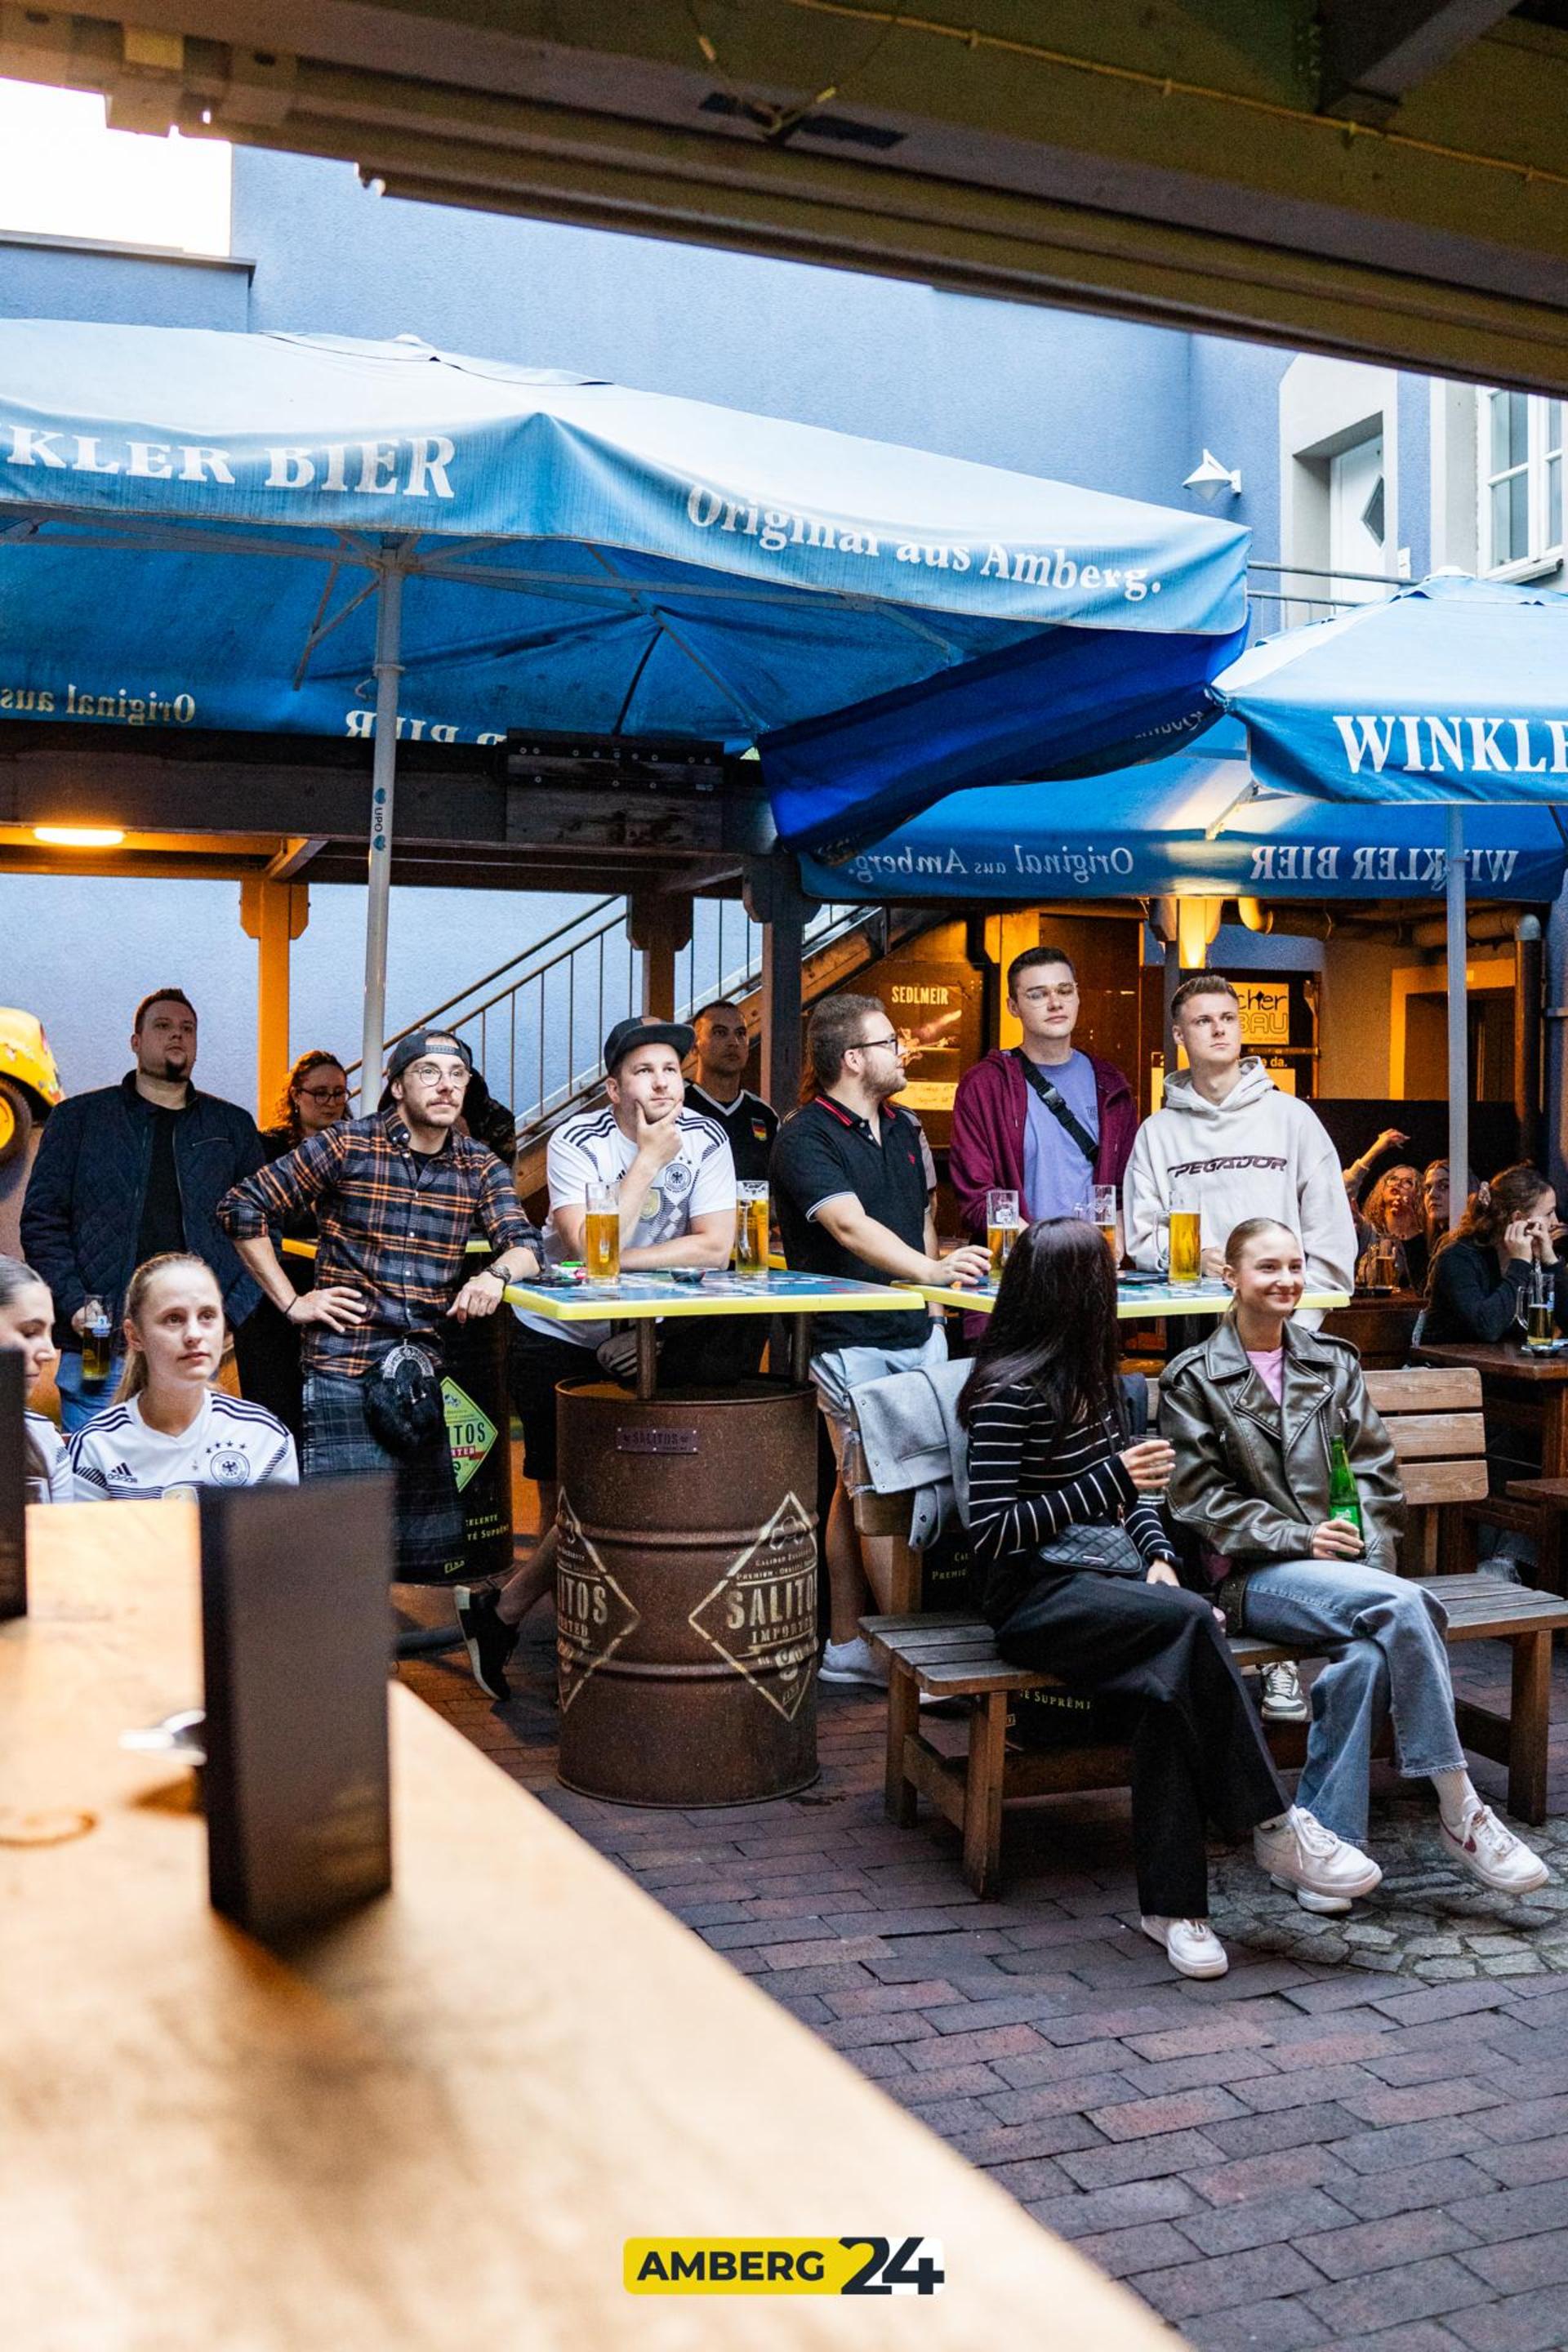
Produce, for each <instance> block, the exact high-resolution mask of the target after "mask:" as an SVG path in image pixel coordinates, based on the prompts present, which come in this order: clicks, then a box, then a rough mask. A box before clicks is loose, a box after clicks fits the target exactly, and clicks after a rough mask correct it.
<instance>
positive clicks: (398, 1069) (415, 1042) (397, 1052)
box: [386, 1029, 474, 1086]
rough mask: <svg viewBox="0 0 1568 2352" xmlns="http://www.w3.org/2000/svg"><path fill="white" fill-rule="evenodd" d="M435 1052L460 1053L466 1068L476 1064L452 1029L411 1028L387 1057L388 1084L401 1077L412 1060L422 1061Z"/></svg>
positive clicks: (469, 1068)
mask: <svg viewBox="0 0 1568 2352" xmlns="http://www.w3.org/2000/svg"><path fill="white" fill-rule="evenodd" d="M434 1053H442V1054H457V1055H460V1056H461V1058H462V1063H463V1067H464V1068H465V1069H468V1070H471V1069H472V1068H473V1066H474V1057H473V1055H472V1054H471V1053H470V1052H469V1050H468V1046H467V1045H465V1044H464V1043H463V1040H462V1039H461V1038H460V1037H456V1036H454V1035H453V1034H452V1032H451V1030H450V1029H411V1030H410V1031H409V1033H408V1034H407V1036H406V1037H400V1038H399V1039H398V1041H397V1043H396V1045H395V1046H394V1047H393V1049H392V1051H391V1053H390V1054H388V1055H387V1057H386V1080H387V1084H388V1085H389V1086H390V1085H391V1083H392V1081H393V1079H394V1078H400V1077H401V1076H403V1073H404V1071H405V1069H406V1068H407V1067H408V1065H409V1064H410V1062H418V1061H422V1060H423V1059H424V1057H425V1055H426V1054H434Z"/></svg>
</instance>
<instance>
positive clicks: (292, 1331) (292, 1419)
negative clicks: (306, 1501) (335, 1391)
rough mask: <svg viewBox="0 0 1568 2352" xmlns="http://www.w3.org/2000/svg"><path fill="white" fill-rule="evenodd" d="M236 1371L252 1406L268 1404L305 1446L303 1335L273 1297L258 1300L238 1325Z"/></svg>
mask: <svg viewBox="0 0 1568 2352" xmlns="http://www.w3.org/2000/svg"><path fill="white" fill-rule="evenodd" d="M234 1368H235V1370H236V1371H237V1374H238V1375H239V1393H240V1395H241V1396H242V1397H244V1398H246V1399H247V1401H248V1402H250V1403H251V1404H259V1405H265V1406H266V1408H267V1410H268V1412H270V1413H275V1414H276V1415H277V1417H278V1419H279V1421H280V1422H281V1423H283V1426H284V1428H285V1429H286V1430H288V1432H289V1435H290V1436H291V1437H292V1438H293V1440H294V1443H295V1444H296V1445H303V1444H304V1443H305V1401H304V1400H305V1375H304V1371H303V1369H302V1368H301V1365H300V1334H299V1331H298V1330H297V1329H296V1328H295V1326H294V1325H293V1324H292V1323H290V1322H289V1318H288V1317H287V1316H286V1315H279V1312H278V1309H277V1307H274V1306H273V1304H272V1301H271V1300H270V1298H263V1299H260V1300H258V1303H257V1305H256V1306H255V1307H252V1308H251V1310H250V1313H249V1314H248V1315H247V1317H246V1318H245V1320H244V1322H243V1323H239V1324H237V1325H236V1326H235V1333H234Z"/></svg>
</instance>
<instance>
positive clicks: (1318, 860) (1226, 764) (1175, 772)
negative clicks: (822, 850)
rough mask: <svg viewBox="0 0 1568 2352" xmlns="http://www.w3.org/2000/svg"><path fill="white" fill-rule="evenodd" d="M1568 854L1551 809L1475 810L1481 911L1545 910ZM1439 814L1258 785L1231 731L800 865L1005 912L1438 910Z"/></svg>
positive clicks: (807, 873) (834, 878)
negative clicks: (1486, 904) (1484, 901)
mask: <svg viewBox="0 0 1568 2352" xmlns="http://www.w3.org/2000/svg"><path fill="white" fill-rule="evenodd" d="M1565 866H1568V844H1565V843H1564V840H1563V835H1562V834H1561V833H1560V832H1559V830H1558V828H1557V826H1556V825H1555V824H1553V822H1552V812H1551V811H1550V810H1548V809H1542V808H1521V807H1518V806H1509V807H1503V808H1487V809H1482V810H1477V811H1473V812H1472V813H1471V814H1470V815H1469V817H1468V825H1467V843H1466V853H1465V868H1466V874H1467V877H1468V889H1469V893H1470V895H1471V896H1472V897H1473V898H1507V899H1523V900H1526V901H1528V902H1533V903H1536V904H1543V903H1545V902H1547V901H1550V900H1551V899H1552V898H1555V897H1556V896H1557V893H1558V891H1559V890H1560V889H1561V888H1562V887H1563V872H1564V867H1565ZM801 875H802V878H803V880H804V882H805V887H806V889H807V890H808V891H809V892H810V893H811V895H812V896H813V897H814V898H827V899H843V898H853V899H868V898H870V899H887V900H890V901H893V902H896V903H901V902H903V901H905V900H910V899H915V900H921V899H923V900H938V901H942V902H946V903H949V904H952V903H954V902H965V901H967V902H969V903H972V904H977V905H982V906H993V905H995V904H998V903H1000V902H1002V901H1005V900H1019V901H1022V902H1025V903H1029V902H1031V901H1033V900H1035V899H1037V898H1041V897H1042V896H1047V897H1050V898H1083V899H1085V900H1087V901H1089V902H1093V901H1094V900H1097V899H1103V898H1123V897H1125V898H1165V897H1172V896H1173V897H1198V898H1261V899H1263V900H1265V901H1272V900H1277V899H1281V898H1310V899H1313V900H1321V899H1331V900H1337V901H1346V900H1355V899H1374V898H1375V899H1384V898H1434V897H1436V896H1438V895H1439V894H1440V893H1441V892H1442V891H1443V890H1444V888H1445V887H1446V876H1447V814H1446V812H1445V811H1444V810H1443V809H1441V808H1432V807H1426V806H1423V807H1406V808H1391V807H1387V806H1384V807H1378V808H1369V807H1367V806H1365V805H1362V804H1356V805H1350V806H1344V807H1332V806H1328V805H1326V804H1325V803H1323V802H1321V801H1319V800H1308V799H1306V798H1304V797H1303V796H1302V795H1301V794H1300V793H1279V792H1275V791H1273V790H1271V789H1270V788H1269V787H1268V786H1267V785H1262V784H1259V783H1258V780H1257V778H1256V776H1255V775H1254V774H1253V772H1252V770H1251V768H1250V767H1249V765H1248V763H1247V743H1246V736H1245V732H1244V730H1243V729H1242V728H1241V726H1240V725H1239V723H1238V722H1237V720H1235V719H1222V720H1221V721H1220V723H1219V724H1218V725H1217V726H1216V727H1215V729H1214V730H1213V731H1212V732H1211V733H1210V734H1208V735H1205V738H1204V739H1203V741H1202V742H1201V743H1198V744H1194V745H1193V746H1192V747H1191V748H1190V749H1189V750H1187V751H1176V752H1173V753H1172V754H1171V755H1170V757H1169V758H1167V759H1163V760H1156V761H1151V762H1149V763H1148V764H1147V765H1145V766H1142V767H1135V768H1128V769H1122V770H1118V771H1116V772H1112V773H1110V774H1109V775H1102V776H1097V777H1096V778H1095V780H1094V783H1093V787H1092V790H1086V789H1084V788H1082V787H1077V786H1073V785H1068V784H1062V783H1030V784H1009V785H1005V786H1002V787H1000V788H995V789H991V790H986V791H981V792H966V793H952V795H951V796H950V797H949V798H948V799H947V800H944V801H940V802H938V803H937V804H936V806H935V807H934V808H929V809H925V810H923V811H922V812H921V814H920V815H919V816H915V817H910V818H909V819H908V820H907V821H906V822H905V823H904V824H900V825H897V826H895V827H894V828H893V829H892V830H891V831H890V832H889V833H886V834H883V835H880V836H879V839H877V840H876V841H874V842H867V843H865V844H864V845H862V846H861V847H860V848H858V849H857V850H856V851H855V852H854V853H853V854H852V855H851V856H849V857H847V859H845V861H844V862H843V864H842V865H839V866H828V865H826V864H824V863H823V861H822V860H820V859H818V858H814V857H812V856H805V857H803V858H802V859H801Z"/></svg>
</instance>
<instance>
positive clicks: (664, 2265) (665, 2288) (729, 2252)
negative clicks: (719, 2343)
mask: <svg viewBox="0 0 1568 2352" xmlns="http://www.w3.org/2000/svg"><path fill="white" fill-rule="evenodd" d="M623 2276H624V2279H625V2283H626V2293H627V2294H939V2293H940V2292H941V2290H942V2286H943V2285H944V2284H945V2283H946V2282H945V2278H944V2274H943V2271H942V2242H941V2241H940V2239H937V2238H920V2237H910V2238H869V2237H868V2238H628V2239H627V2240H626V2254H625V2260H624V2264H623Z"/></svg>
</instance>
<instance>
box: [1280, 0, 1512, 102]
mask: <svg viewBox="0 0 1568 2352" xmlns="http://www.w3.org/2000/svg"><path fill="white" fill-rule="evenodd" d="M1512 12H1513V0H1323V7H1322V12H1321V18H1322V39H1323V101H1324V104H1325V105H1326V106H1329V107H1331V108H1332V109H1333V110H1335V111H1336V112H1339V113H1342V114H1350V113H1353V114H1357V115H1358V116H1360V118H1361V119H1363V120H1370V121H1380V120H1383V119H1384V118H1385V117H1386V116H1387V115H1388V114H1390V113H1392V111H1393V110H1394V107H1396V106H1397V105H1398V104H1399V101H1400V100H1401V99H1403V98H1407V97H1408V96H1409V94H1410V92H1411V91H1412V90H1413V89H1416V88H1417V87H1418V86H1419V84H1420V83H1422V82H1424V81H1429V80H1430V79H1431V78H1432V76H1433V75H1434V74H1435V73H1436V72H1437V71H1438V70H1439V68H1442V67H1443V66H1446V65H1447V64H1449V63H1450V62H1451V61H1452V60H1453V59H1454V58H1457V57H1458V55H1459V53H1460V51H1461V50H1462V49H1468V47H1470V45H1471V44H1472V42H1475V41H1479V39H1480V37H1481V35H1482V34H1483V33H1489V32H1490V31H1491V29H1492V26H1494V25H1500V24H1501V22H1502V20H1503V18H1504V17H1505V16H1510V15H1511V14H1512ZM1478 62H1479V61H1478ZM1358 101H1359V103H1358ZM1363 107H1364V108H1365V109H1366V110H1367V111H1366V112H1364V113H1363Z"/></svg>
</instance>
